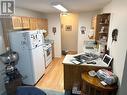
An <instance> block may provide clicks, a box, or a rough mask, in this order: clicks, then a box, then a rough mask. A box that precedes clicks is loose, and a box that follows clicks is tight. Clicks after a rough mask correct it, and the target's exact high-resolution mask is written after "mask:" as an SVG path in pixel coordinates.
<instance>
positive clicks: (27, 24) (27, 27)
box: [21, 17, 30, 29]
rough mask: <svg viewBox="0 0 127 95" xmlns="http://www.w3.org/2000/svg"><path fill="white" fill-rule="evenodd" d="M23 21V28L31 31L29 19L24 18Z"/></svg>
mask: <svg viewBox="0 0 127 95" xmlns="http://www.w3.org/2000/svg"><path fill="white" fill-rule="evenodd" d="M21 19H22V28H23V29H29V28H30V22H29V17H22V18H21Z"/></svg>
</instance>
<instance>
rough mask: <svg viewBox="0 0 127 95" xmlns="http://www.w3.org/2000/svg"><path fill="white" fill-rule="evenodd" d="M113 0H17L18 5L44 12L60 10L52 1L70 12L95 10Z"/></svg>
mask: <svg viewBox="0 0 127 95" xmlns="http://www.w3.org/2000/svg"><path fill="white" fill-rule="evenodd" d="M110 1H111V0H15V4H16V7H20V8H25V9H30V10H33V11H38V12H43V13H53V12H60V11H59V10H57V9H55V8H53V7H52V3H59V4H61V5H63V6H64V7H65V8H66V9H68V10H69V12H85V11H94V10H99V9H101V8H103V7H104V6H105V5H106V4H108V3H109V2H110Z"/></svg>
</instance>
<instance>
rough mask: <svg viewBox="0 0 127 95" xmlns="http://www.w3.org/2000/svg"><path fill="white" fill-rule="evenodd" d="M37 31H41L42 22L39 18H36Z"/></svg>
mask: <svg viewBox="0 0 127 95" xmlns="http://www.w3.org/2000/svg"><path fill="white" fill-rule="evenodd" d="M36 28H37V29H42V21H41V18H37V27H36Z"/></svg>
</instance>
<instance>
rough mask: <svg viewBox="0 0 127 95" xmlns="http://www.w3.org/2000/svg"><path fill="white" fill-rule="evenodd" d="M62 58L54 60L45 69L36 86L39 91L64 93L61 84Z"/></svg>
mask: <svg viewBox="0 0 127 95" xmlns="http://www.w3.org/2000/svg"><path fill="white" fill-rule="evenodd" d="M63 59H64V57H62V58H54V59H53V61H52V62H51V64H50V65H49V66H48V68H47V69H46V72H45V74H44V76H43V77H42V78H41V79H40V81H39V82H38V83H37V84H36V86H37V87H38V88H41V89H52V90H57V91H64V87H63V85H64V83H63V80H64V79H63V65H62V61H63Z"/></svg>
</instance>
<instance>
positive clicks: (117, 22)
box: [1, 0, 126, 93]
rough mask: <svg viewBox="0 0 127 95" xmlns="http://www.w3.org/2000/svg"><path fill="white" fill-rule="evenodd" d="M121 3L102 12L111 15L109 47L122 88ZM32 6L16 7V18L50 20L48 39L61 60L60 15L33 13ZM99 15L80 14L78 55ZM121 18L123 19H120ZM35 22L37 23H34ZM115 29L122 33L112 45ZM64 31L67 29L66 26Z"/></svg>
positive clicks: (123, 52) (123, 33)
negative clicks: (93, 20)
mask: <svg viewBox="0 0 127 95" xmlns="http://www.w3.org/2000/svg"><path fill="white" fill-rule="evenodd" d="M22 2H23V1H22ZM22 2H21V1H16V3H19V4H22ZM24 2H25V3H26V4H29V1H24ZM119 2H120V1H119V0H116V1H115V0H113V1H112V2H109V4H108V5H107V6H106V5H105V6H106V7H105V6H104V5H103V7H102V8H104V9H103V10H102V12H103V13H111V18H110V28H109V38H108V39H109V42H108V45H109V48H110V52H111V55H113V58H114V59H115V60H114V62H115V63H117V65H114V67H113V70H114V72H115V74H117V76H118V77H119V80H120V82H119V85H121V87H122V84H123V83H122V80H123V78H122V75H123V76H124V71H123V70H124V63H125V58H126V54H125V53H126V45H125V44H124V43H123V42H124V41H125V35H126V33H125V32H124V31H125V27H126V26H125V25H126V22H125V21H124V19H125V17H124V16H123V15H120V14H118V11H120V12H121V14H125V13H126V12H125V11H124V9H126V7H125V6H123V7H122V6H121V5H125V4H126V1H124V2H122V3H120V4H119ZM32 4H33V6H34V4H38V5H39V2H38V3H37V2H35V1H33V3H31V6H32ZM31 6H28V7H29V8H28V9H27V8H26V9H25V7H24V8H20V7H21V5H19V8H17V7H16V10H15V16H25V17H34V18H44V19H45V18H47V20H48V36H47V39H52V40H53V41H54V49H53V50H54V57H57V58H60V57H61V55H62V54H61V51H62V49H64V48H62V47H63V46H62V47H61V44H62V43H61V42H62V41H61V22H60V17H59V13H48V14H44V13H40V12H37V11H36V10H37V9H39V8H35V9H36V10H35V11H36V12H33V11H31V10H29V9H30V8H31ZM44 9H45V8H44ZM110 9H111V10H110ZM122 9H123V11H121V10H122ZM45 10H46V9H45ZM54 10H55V9H54ZM99 13H100V12H98V11H94V12H81V13H79V17H78V18H79V21H78V23H79V24H78V25H79V26H77V29H76V31H78V32H77V36H78V37H77V46H76V47H77V52H78V53H81V52H82V51H83V49H82V47H83V43H84V38H86V37H88V36H87V35H88V34H87V33H88V31H90V26H91V19H92V17H93V16H95V15H96V14H99ZM112 13H113V14H112ZM119 18H121V19H119ZM31 22H32V21H31ZM33 22H35V21H33ZM68 25H70V24H68ZM81 26H85V27H86V31H87V32H86V34H87V35H86V34H81V32H80V31H81V29H80V27H81ZM124 26H125V27H124ZM6 27H8V26H6ZM53 27H55V28H56V29H55V28H54V31H55V30H56V32H55V33H54V32H53V30H52V29H53ZM33 28H34V27H33ZM114 28H118V30H119V31H120V32H119V34H118V42H116V43H113V44H112V41H111V40H112V39H111V33H112V30H113V29H114ZM1 29H2V27H1ZM63 29H65V26H64V28H63ZM72 29H73V26H72ZM122 31H123V32H122ZM1 35H2V33H1ZM86 39H87V38H86ZM2 46H3V45H2ZM2 49H3V48H2ZM65 49H66V48H65ZM2 51H3V50H2ZM70 51H75V50H74V49H72V50H70ZM116 51H119V52H117V53H116ZM119 55H123V56H120V57H119ZM121 60H122V61H121ZM120 63H121V64H120ZM119 65H121V67H119ZM49 66H50V65H49ZM121 91H122V89H121V90H120V91H119V93H122V92H121Z"/></svg>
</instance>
